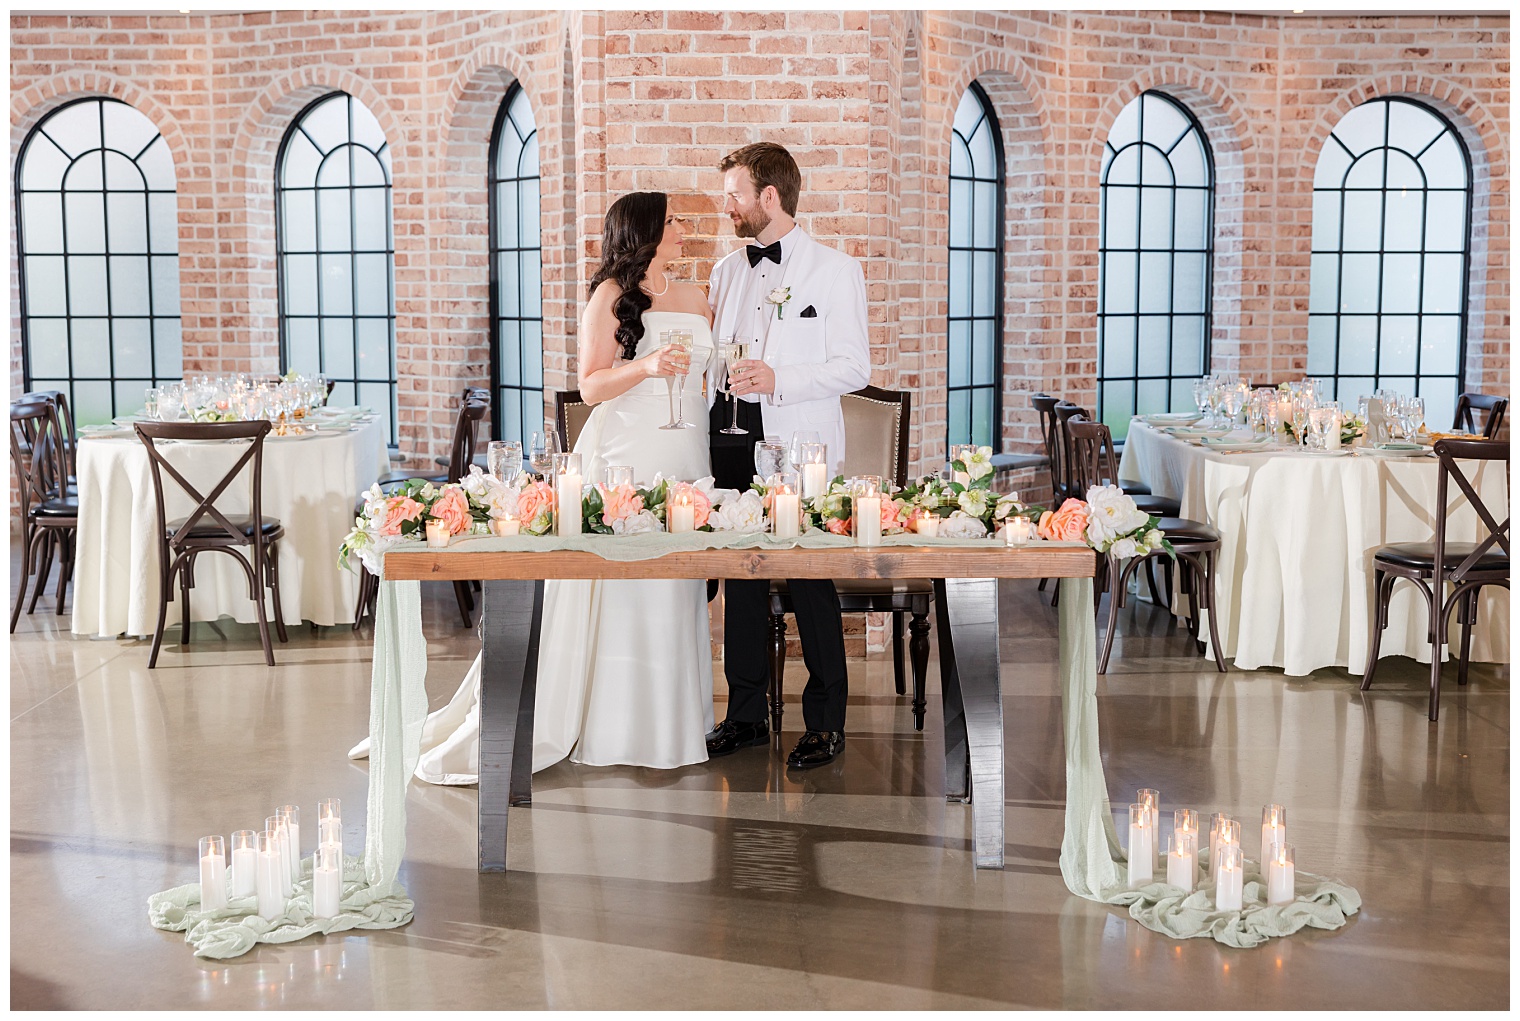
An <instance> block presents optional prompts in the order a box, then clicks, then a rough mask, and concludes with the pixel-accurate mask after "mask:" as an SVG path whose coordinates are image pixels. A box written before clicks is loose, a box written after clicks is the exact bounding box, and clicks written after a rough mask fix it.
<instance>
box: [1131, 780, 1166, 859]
mask: <svg viewBox="0 0 1520 1021" xmlns="http://www.w3.org/2000/svg"><path fill="white" fill-rule="evenodd" d="M1135 800H1136V801H1138V802H1140V804H1142V805H1146V806H1148V807H1149V808H1150V810H1151V852H1152V853H1153V854H1155V853H1157V852H1159V851H1160V850H1161V846H1160V844H1161V792H1160V791H1158V790H1154V789H1152V788H1150V787H1142V788H1141V789H1140V790H1139V791H1138V792H1136V794H1135Z"/></svg>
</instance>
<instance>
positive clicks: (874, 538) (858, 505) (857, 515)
mask: <svg viewBox="0 0 1520 1021" xmlns="http://www.w3.org/2000/svg"><path fill="white" fill-rule="evenodd" d="M854 519H855V545H857V546H880V545H881V497H879V496H862V497H859V498H858V499H856V500H855V506H854Z"/></svg>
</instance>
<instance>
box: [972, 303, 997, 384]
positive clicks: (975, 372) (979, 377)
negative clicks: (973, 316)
mask: <svg viewBox="0 0 1520 1021" xmlns="http://www.w3.org/2000/svg"><path fill="white" fill-rule="evenodd" d="M997 335H998V330H997V324H996V323H995V322H993V321H992V320H990V319H982V320H978V321H977V322H976V323H974V324H973V325H972V329H971V373H972V380H973V382H975V383H977V384H978V385H981V386H996V385H997V382H998V373H997V356H998V351H997Z"/></svg>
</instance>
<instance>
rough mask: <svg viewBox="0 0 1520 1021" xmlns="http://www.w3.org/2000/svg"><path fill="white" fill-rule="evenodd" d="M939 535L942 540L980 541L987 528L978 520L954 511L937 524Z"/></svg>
mask: <svg viewBox="0 0 1520 1021" xmlns="http://www.w3.org/2000/svg"><path fill="white" fill-rule="evenodd" d="M939 534H940V538H942V539H980V538H982V537H983V536H985V535H986V534H987V526H986V525H984V524H982V522H981V519H980V518H973V517H969V516H967V515H965V514H962V513H961V512H960V511H955V512H954V513H952V514H951V515H950V516H949V517H948V518H946V519H945V520H943V521H941V522H940V523H939Z"/></svg>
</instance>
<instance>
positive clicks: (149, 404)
mask: <svg viewBox="0 0 1520 1021" xmlns="http://www.w3.org/2000/svg"><path fill="white" fill-rule="evenodd" d="M143 417H144V418H157V417H158V387H156V386H150V387H148V389H147V391H146V392H145V393H144V394H143Z"/></svg>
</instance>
